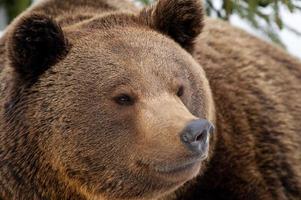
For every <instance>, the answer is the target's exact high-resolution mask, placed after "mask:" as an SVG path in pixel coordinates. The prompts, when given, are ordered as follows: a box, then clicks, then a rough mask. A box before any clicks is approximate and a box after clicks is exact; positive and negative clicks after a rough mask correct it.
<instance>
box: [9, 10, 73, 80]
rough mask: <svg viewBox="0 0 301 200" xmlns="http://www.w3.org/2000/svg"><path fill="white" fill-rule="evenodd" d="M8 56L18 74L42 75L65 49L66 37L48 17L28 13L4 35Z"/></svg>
mask: <svg viewBox="0 0 301 200" xmlns="http://www.w3.org/2000/svg"><path fill="white" fill-rule="evenodd" d="M7 50H8V58H9V61H10V64H11V66H12V67H13V68H14V69H15V71H16V72H17V73H19V74H20V75H21V77H34V76H38V75H40V74H42V73H43V72H44V71H46V70H47V69H48V68H49V67H50V66H51V65H53V64H55V62H57V61H58V60H59V59H60V58H61V57H62V56H64V55H65V53H66V52H67V40H66V39H65V37H64V33H63V31H62V29H61V28H60V26H59V25H58V24H57V23H56V22H55V21H53V20H52V19H51V18H49V17H47V16H45V15H40V14H32V15H30V16H25V17H23V18H20V19H19V20H18V21H17V22H16V24H14V28H13V29H12V30H11V31H10V33H9V35H8V42H7Z"/></svg>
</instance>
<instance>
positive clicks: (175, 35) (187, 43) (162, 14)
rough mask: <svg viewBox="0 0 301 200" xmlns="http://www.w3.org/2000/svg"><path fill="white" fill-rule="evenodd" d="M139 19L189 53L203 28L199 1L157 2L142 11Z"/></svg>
mask: <svg viewBox="0 0 301 200" xmlns="http://www.w3.org/2000/svg"><path fill="white" fill-rule="evenodd" d="M139 18H140V19H141V20H142V22H143V23H145V24H146V25H148V26H150V27H151V28H153V29H155V30H157V31H159V32H161V33H163V34H165V35H168V36H169V37H171V38H172V39H173V40H175V41H176V42H177V43H179V44H180V45H181V46H182V47H183V48H184V49H186V50H187V51H189V52H191V51H192V50H193V47H194V40H195V39H196V37H197V36H198V35H199V34H200V33H201V31H202V28H203V8H202V3H201V0H158V2H157V3H156V4H154V5H153V6H151V7H147V8H145V9H143V10H142V11H141V12H140V15H139Z"/></svg>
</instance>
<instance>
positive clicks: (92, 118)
mask: <svg viewBox="0 0 301 200" xmlns="http://www.w3.org/2000/svg"><path fill="white" fill-rule="evenodd" d="M108 2H110V3H108ZM121 8H126V9H123V10H121ZM45 15H47V17H45ZM163 16H165V17H163ZM37 19H38V20H37ZM37 21H38V22H41V21H42V22H46V23H47V24H50V26H47V27H50V28H49V29H48V30H47V29H45V28H43V26H44V24H45V23H31V22H37ZM29 22H30V23H29ZM202 22H203V18H202V15H201V7H200V4H199V2H198V1H197V0H161V1H160V2H159V4H158V5H157V6H153V7H152V8H146V9H145V10H142V11H137V10H136V9H135V8H134V7H133V6H132V5H131V4H130V3H127V2H126V1H117V0H115V1H105V0H99V1H94V0H76V1H75V0H73V1H71V0H66V1H61V0H45V1H42V2H41V3H39V4H37V5H36V6H34V7H33V8H31V9H29V10H28V11H26V12H25V13H23V14H22V15H21V16H19V17H18V19H16V20H15V21H14V22H13V23H12V25H10V26H9V28H8V29H7V32H6V34H5V35H4V37H3V38H2V39H1V40H0V55H1V56H0V93H1V98H0V106H1V107H0V113H1V117H0V198H2V199H3V200H7V199H37V200H38V199H98V200H99V199H100V200H102V199H110V200H111V199H153V200H157V199H165V200H172V199H185V200H189V199H193V200H197V199H202V200H203V199H205V200H206V199H224V200H228V199H229V200H230V199H231V200H235V199H237V200H246V199H261V200H272V199H279V200H280V199H281V200H282V199H288V200H297V199H299V198H300V196H301V181H300V180H301V175H300V173H301V155H300V154H301V153H300V152H301V136H300V133H301V127H300V121H301V64H300V62H299V61H298V60H296V59H295V58H293V57H291V56H289V55H287V54H286V53H285V52H283V51H282V50H281V49H278V48H276V47H274V46H272V45H270V44H267V43H265V42H263V41H260V40H258V39H256V38H254V37H252V36H249V35H248V34H246V33H244V32H243V31H240V30H237V29H235V28H233V27H231V26H229V25H228V24H226V23H223V22H220V21H216V20H212V19H206V20H205V26H204V30H203V31H202V33H201V35H200V36H199V37H198V38H196V37H197V36H198V34H199V33H200V32H201V30H202V29H203V23H202ZM32 24H34V26H32ZM57 24H58V25H59V26H57ZM177 25H178V26H177ZM20 27H24V29H20ZM20 30H21V31H20ZM22 30H26V31H22ZM27 30H32V31H33V32H34V33H36V34H34V36H33V34H32V33H33V32H32V31H29V32H28V31H27ZM45 30H47V31H45ZM61 30H62V34H61V32H60V31H61ZM29 33H30V34H29ZM53 33H55V34H53ZM16 36H18V37H16ZM29 36H30V37H32V38H31V39H30V40H26V38H28V37H29ZM46 36H47V37H46ZM14 38H24V39H21V40H16V39H14ZM37 38H38V39H39V40H35V39H37ZM26 41H27V42H28V41H37V42H36V43H29V44H28V43H26V44H25V45H24V42H26ZM56 42H57V43H56ZM194 44H195V45H194ZM26 45H30V47H33V48H34V47H38V49H41V51H30V49H31V48H29V49H28V48H26V49H23V50H22V51H23V52H22V51H21V50H20V51H19V52H18V53H16V52H17V50H19V48H22V47H23V46H26ZM49 45H50V46H49ZM53 45H54V46H53ZM5 46H6V47H5ZM45 47H46V48H47V49H46V51H42V49H43V48H45ZM49 47H56V48H55V49H54V50H52V48H50V49H49V51H48V48H49ZM181 47H182V48H181ZM184 49H186V50H188V51H189V52H190V53H192V55H193V57H194V59H193V58H192V57H191V56H190V54H189V53H187V52H186V51H185V50H184ZM45 52H46V53H45ZM36 53H38V54H39V55H37V54H36ZM27 54H28V55H27ZM41 55H42V57H41ZM28 58H32V59H28ZM37 58H39V59H37ZM195 60H196V61H197V62H196V61H195ZM22 63H23V64H22ZM28 63H29V64H28ZM203 70H204V71H205V72H206V75H205V73H204V71H203ZM28 74H30V76H28ZM24 77H25V78H24ZM208 81H209V84H210V87H209V84H208ZM180 85H183V86H184V88H185V90H184V94H183V96H181V97H180V98H179V97H177V96H176V93H177V90H178V87H179V86H180ZM123 93H127V94H129V95H131V96H132V97H133V101H134V102H135V104H134V105H131V106H120V105H116V103H115V102H114V99H115V98H116V96H118V95H119V94H123ZM213 102H214V103H213ZM214 105H215V106H214ZM197 117H198V118H206V119H208V120H210V121H212V122H214V123H215V126H216V132H215V134H214V135H213V137H211V145H210V153H209V158H208V160H207V161H202V162H199V163H198V164H197V165H195V167H194V168H195V169H194V170H193V172H189V173H188V172H187V173H184V174H182V175H180V176H179V175H178V176H173V175H160V174H157V173H155V172H154V171H153V168H156V167H157V166H171V165H174V164H175V163H182V162H186V161H185V160H186V159H187V158H188V157H189V156H190V153H189V152H188V150H187V149H186V148H185V147H184V146H183V145H182V144H181V142H180V141H179V133H180V132H181V130H183V128H184V127H185V125H186V124H187V123H188V122H189V121H191V120H193V119H196V118H197ZM167 168H168V167H167ZM197 173H198V176H197V177H196V178H194V179H193V177H194V176H195V175H196V174H197ZM184 183H185V184H184Z"/></svg>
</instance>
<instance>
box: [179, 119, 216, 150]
mask: <svg viewBox="0 0 301 200" xmlns="http://www.w3.org/2000/svg"><path fill="white" fill-rule="evenodd" d="M212 132H213V125H212V124H211V123H210V122H209V121H207V120H194V121H192V122H191V123H189V124H188V125H187V126H186V127H185V128H184V130H183V131H182V134H181V141H182V142H183V143H184V144H185V145H186V146H187V147H188V148H189V149H190V150H191V151H193V152H194V153H201V152H202V151H203V150H204V148H207V147H206V146H208V145H207V142H208V140H209V135H210V133H212Z"/></svg>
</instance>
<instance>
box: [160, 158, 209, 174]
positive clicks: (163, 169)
mask: <svg viewBox="0 0 301 200" xmlns="http://www.w3.org/2000/svg"><path fill="white" fill-rule="evenodd" d="M206 158H207V156H206V155H204V156H202V157H198V158H193V159H189V160H186V161H184V162H179V163H175V164H165V165H156V166H154V170H155V171H156V172H159V173H166V174H173V173H180V172H182V171H187V170H190V169H192V168H193V167H194V166H195V165H196V164H197V163H200V162H201V161H202V160H204V159H206Z"/></svg>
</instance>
